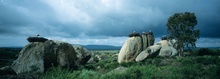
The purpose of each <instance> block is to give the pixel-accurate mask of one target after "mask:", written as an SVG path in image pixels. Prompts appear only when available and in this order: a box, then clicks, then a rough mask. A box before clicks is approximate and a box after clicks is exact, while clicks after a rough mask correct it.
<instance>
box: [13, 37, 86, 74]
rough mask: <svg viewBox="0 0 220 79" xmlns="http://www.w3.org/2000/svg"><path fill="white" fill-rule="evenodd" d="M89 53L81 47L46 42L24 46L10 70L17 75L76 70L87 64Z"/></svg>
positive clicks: (51, 41)
mask: <svg viewBox="0 0 220 79" xmlns="http://www.w3.org/2000/svg"><path fill="white" fill-rule="evenodd" d="M89 59H90V53H89V52H88V50H87V49H85V48H83V47H81V46H72V45H71V44H68V43H65V42H61V41H54V40H46V41H44V42H36V41H35V42H30V43H29V44H28V45H26V46H25V47H24V48H23V49H22V50H21V52H20V53H19V56H18V58H17V60H15V61H14V62H13V64H12V65H11V68H12V69H13V70H14V71H15V72H16V73H17V74H18V75H20V74H37V73H44V72H45V71H46V70H47V69H48V68H50V67H56V66H60V67H65V68H66V67H67V68H74V69H75V68H77V67H78V66H79V65H82V64H85V63H87V61H88V60H89Z"/></svg>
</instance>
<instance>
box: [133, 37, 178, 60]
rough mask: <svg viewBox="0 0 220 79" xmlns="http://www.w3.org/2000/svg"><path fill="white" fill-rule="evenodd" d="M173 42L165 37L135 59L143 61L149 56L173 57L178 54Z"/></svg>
mask: <svg viewBox="0 0 220 79" xmlns="http://www.w3.org/2000/svg"><path fill="white" fill-rule="evenodd" d="M173 46H174V45H173V43H171V41H167V40H166V39H163V40H161V41H159V42H158V43H156V44H155V45H153V46H150V47H148V48H147V49H145V50H144V51H142V52H141V53H140V54H139V55H138V56H137V57H136V59H135V61H137V62H139V61H143V60H144V59H146V58H148V57H156V56H161V57H172V56H176V55H177V50H176V49H175V48H174V47H173Z"/></svg>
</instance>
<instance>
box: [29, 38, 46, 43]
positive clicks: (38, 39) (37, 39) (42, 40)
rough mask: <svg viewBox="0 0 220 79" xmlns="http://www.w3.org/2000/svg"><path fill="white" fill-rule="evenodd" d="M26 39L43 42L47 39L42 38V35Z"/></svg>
mask: <svg viewBox="0 0 220 79" xmlns="http://www.w3.org/2000/svg"><path fill="white" fill-rule="evenodd" d="M27 40H28V41H29V42H45V41H47V40H48V39H46V38H44V37H28V38H27Z"/></svg>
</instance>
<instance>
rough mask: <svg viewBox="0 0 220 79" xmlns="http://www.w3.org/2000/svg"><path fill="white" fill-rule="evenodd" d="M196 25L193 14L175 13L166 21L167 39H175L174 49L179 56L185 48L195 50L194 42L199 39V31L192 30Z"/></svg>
mask: <svg viewBox="0 0 220 79" xmlns="http://www.w3.org/2000/svg"><path fill="white" fill-rule="evenodd" d="M196 25H197V19H196V16H195V13H190V12H185V13H175V14H174V15H172V16H170V17H169V19H168V21H167V24H166V26H167V32H168V33H169V39H176V40H177V42H176V45H175V46H176V47H175V48H176V49H177V50H178V52H179V55H181V54H182V53H183V49H184V48H185V47H187V48H189V47H192V48H196V44H195V42H196V41H197V39H199V35H200V31H199V30H194V28H195V26H196Z"/></svg>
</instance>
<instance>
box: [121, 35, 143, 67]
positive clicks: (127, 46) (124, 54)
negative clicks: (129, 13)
mask: <svg viewBox="0 0 220 79" xmlns="http://www.w3.org/2000/svg"><path fill="white" fill-rule="evenodd" d="M142 50H143V49H142V39H141V37H140V36H132V37H130V38H129V39H128V40H127V41H126V42H125V43H124V45H123V46H122V48H121V50H120V52H119V55H118V62H119V63H121V62H130V61H134V60H135V58H136V57H137V55H138V54H139V53H140V52H141V51H142Z"/></svg>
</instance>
